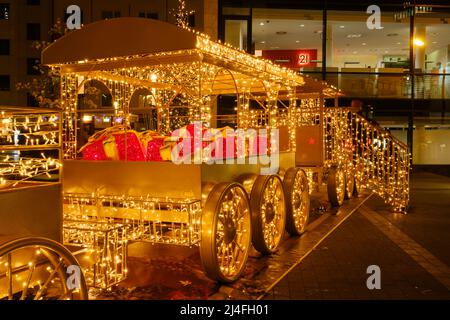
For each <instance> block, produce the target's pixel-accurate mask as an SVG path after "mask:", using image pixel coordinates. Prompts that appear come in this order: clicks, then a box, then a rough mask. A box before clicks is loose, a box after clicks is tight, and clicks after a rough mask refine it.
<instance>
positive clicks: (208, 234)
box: [200, 183, 251, 282]
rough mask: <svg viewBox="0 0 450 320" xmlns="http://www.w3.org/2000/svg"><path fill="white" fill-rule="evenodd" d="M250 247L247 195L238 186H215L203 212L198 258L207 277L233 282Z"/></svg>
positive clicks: (226, 184) (242, 266)
mask: <svg viewBox="0 0 450 320" xmlns="http://www.w3.org/2000/svg"><path fill="white" fill-rule="evenodd" d="M250 244H251V218H250V205H249V201H248V196H247V193H246V192H245V190H244V188H243V187H242V186H241V185H240V184H238V183H220V184H218V185H216V186H215V187H214V188H213V189H212V191H211V192H210V194H209V196H208V199H207V201H206V204H205V207H204V209H203V213H202V240H201V246H200V255H201V259H202V264H203V268H204V270H205V273H206V275H207V276H208V277H209V278H211V279H213V280H216V281H221V282H233V281H236V280H237V279H238V278H239V276H240V275H241V273H242V271H243V270H244V268H245V264H246V262H247V258H248V252H249V248H250Z"/></svg>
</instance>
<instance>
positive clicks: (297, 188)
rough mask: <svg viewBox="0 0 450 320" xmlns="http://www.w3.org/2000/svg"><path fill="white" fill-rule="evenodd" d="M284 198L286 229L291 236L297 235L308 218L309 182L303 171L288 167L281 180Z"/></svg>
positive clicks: (305, 224)
mask: <svg viewBox="0 0 450 320" xmlns="http://www.w3.org/2000/svg"><path fill="white" fill-rule="evenodd" d="M283 185H284V196H285V199H286V230H287V232H289V234H290V235H292V236H299V235H301V234H302V233H303V232H304V231H305V228H306V226H307V224H308V220H309V208H310V199H309V184H308V177H307V176H306V173H305V171H303V170H301V169H298V168H290V169H289V170H288V171H286V174H285V175H284V180H283Z"/></svg>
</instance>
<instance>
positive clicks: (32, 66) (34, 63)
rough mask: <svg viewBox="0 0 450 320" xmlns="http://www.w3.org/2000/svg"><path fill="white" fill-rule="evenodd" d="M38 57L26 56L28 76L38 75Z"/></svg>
mask: <svg viewBox="0 0 450 320" xmlns="http://www.w3.org/2000/svg"><path fill="white" fill-rule="evenodd" d="M39 63H40V61H39V59H37V58H28V59H27V74H28V75H29V76H38V75H40V74H41V73H40V71H39Z"/></svg>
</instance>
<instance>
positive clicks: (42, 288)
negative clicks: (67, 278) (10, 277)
mask: <svg viewBox="0 0 450 320" xmlns="http://www.w3.org/2000/svg"><path fill="white" fill-rule="evenodd" d="M62 264H63V262H62V261H60V262H59V264H58V266H57V267H56V268H54V269H53V270H52V272H51V273H50V275H49V276H48V278H47V279H46V280H45V282H44V284H43V285H42V286H41V287H40V288H39V291H38V292H37V293H36V296H35V297H34V300H39V299H40V298H41V296H42V294H43V293H44V291H45V290H47V288H48V285H49V284H50V281H51V280H53V278H54V277H55V275H56V273H57V270H58V269H59V268H61V266H62Z"/></svg>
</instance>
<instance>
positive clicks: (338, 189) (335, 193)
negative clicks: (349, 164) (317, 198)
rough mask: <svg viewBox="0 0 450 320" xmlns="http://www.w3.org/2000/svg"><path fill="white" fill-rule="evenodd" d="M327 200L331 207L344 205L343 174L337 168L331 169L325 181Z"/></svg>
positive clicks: (342, 171)
mask: <svg viewBox="0 0 450 320" xmlns="http://www.w3.org/2000/svg"><path fill="white" fill-rule="evenodd" d="M327 189H328V200H329V201H330V203H331V205H332V206H333V207H339V206H341V205H342V204H343V203H344V197H345V172H344V170H342V169H341V168H339V167H331V168H330V171H329V173H328V181H327Z"/></svg>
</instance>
